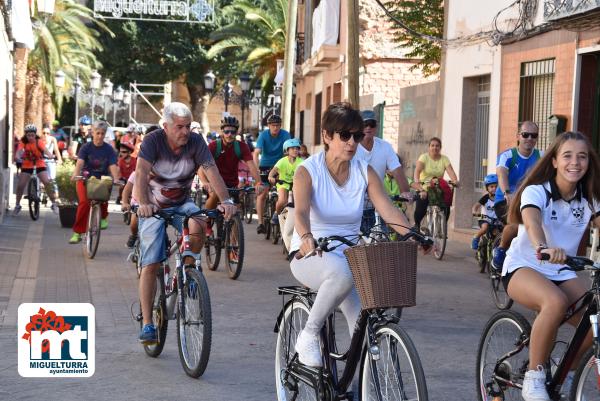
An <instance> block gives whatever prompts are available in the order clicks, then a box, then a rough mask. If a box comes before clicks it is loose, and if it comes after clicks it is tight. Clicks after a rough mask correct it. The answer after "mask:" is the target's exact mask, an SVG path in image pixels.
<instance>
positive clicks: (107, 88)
mask: <svg viewBox="0 0 600 401" xmlns="http://www.w3.org/2000/svg"><path fill="white" fill-rule="evenodd" d="M112 91H113V83H112V82H110V79H108V78H106V79H105V80H104V85H102V96H104V120H106V109H107V108H108V106H107V105H106V99H107V98H108V97H109V96H111V95H112Z"/></svg>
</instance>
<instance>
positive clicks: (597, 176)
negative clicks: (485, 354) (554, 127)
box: [502, 132, 600, 401]
mask: <svg viewBox="0 0 600 401" xmlns="http://www.w3.org/2000/svg"><path fill="white" fill-rule="evenodd" d="M598 201H600V160H599V158H598V155H597V154H596V153H595V151H594V149H593V148H592V146H591V144H590V142H589V140H588V139H587V138H586V137H585V136H584V135H583V134H581V133H579V132H565V133H563V134H561V135H559V136H558V137H557V138H556V140H555V141H554V143H553V144H552V146H551V147H550V148H549V149H548V150H547V151H546V153H545V155H544V157H543V158H542V159H541V160H540V161H539V162H538V163H537V164H536V166H535V167H534V168H533V169H532V170H531V172H530V173H529V175H528V176H527V177H526V179H525V181H524V182H523V184H522V185H521V187H520V189H519V190H518V192H517V194H516V196H515V201H514V202H512V203H511V207H510V212H509V221H511V222H513V223H519V233H518V235H517V237H516V238H515V239H514V240H513V242H512V244H511V247H510V249H509V251H508V252H507V254H506V259H505V261H504V265H503V270H502V275H503V283H504V285H505V287H506V290H507V292H508V295H510V297H511V298H512V299H514V300H515V301H517V302H519V303H520V304H522V305H523V306H525V307H527V308H529V309H531V310H534V311H537V312H538V315H537V317H536V318H535V321H534V322H533V325H532V330H531V340H530V344H529V371H528V372H527V373H526V374H525V379H524V381H523V390H522V395H523V399H524V400H525V401H531V400H536V401H540V400H548V401H549V400H550V398H549V397H548V393H547V392H546V386H545V380H546V374H545V372H544V368H543V365H544V363H545V362H546V361H547V360H548V357H549V355H550V352H551V350H552V347H553V346H554V340H555V337H556V333H557V331H558V327H559V326H560V323H561V321H562V319H563V317H564V315H565V312H566V310H567V308H568V306H569V305H570V304H571V303H573V302H574V301H575V300H577V299H578V298H579V297H580V296H581V295H583V294H584V293H585V291H586V290H587V289H588V287H589V286H588V285H587V284H586V281H585V280H583V279H581V278H578V277H577V275H576V274H575V273H574V272H572V271H568V270H565V271H562V272H559V269H560V268H561V267H562V266H564V262H565V256H566V255H575V254H576V253H577V248H578V247H579V243H580V241H581V238H582V237H583V234H584V232H585V231H586V230H587V227H588V223H589V222H590V220H592V221H593V222H594V224H596V225H598V224H600V204H599V203H598ZM540 253H547V254H548V255H550V260H549V262H547V263H545V262H544V263H542V262H540V261H539V260H538V256H539V254H540ZM580 318H581V313H580V314H579V315H578V316H575V317H573V318H572V319H571V320H570V321H569V323H571V324H573V325H576V324H577V323H578V322H579V320H580ZM591 341H592V338H591V333H590V334H589V335H588V337H587V338H586V341H585V342H584V344H583V346H582V349H581V350H580V352H579V354H578V358H579V357H581V356H582V355H583V352H585V351H586V350H587V349H588V348H589V347H590V345H591ZM572 366H574V367H576V366H578V363H577V361H575V363H573V365H572ZM572 375H573V372H569V375H568V376H567V379H566V380H565V384H566V386H565V384H563V387H562V389H561V392H562V393H563V394H567V396H568V393H566V387H570V386H569V383H571V382H572Z"/></svg>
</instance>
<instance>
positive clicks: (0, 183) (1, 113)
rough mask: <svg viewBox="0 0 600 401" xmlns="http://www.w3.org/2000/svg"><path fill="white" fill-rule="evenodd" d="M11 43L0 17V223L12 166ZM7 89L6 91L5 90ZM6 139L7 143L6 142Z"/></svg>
mask: <svg viewBox="0 0 600 401" xmlns="http://www.w3.org/2000/svg"><path fill="white" fill-rule="evenodd" d="M11 50H12V43H11V42H9V40H8V36H7V34H6V27H5V26H4V19H3V18H1V17H0V65H1V66H3V67H2V68H0V223H1V222H2V219H3V218H4V213H5V211H6V207H7V206H8V199H9V196H10V193H11V192H12V180H11V177H12V175H11V171H10V168H4V166H5V164H6V163H8V166H9V167H10V166H12V162H11V160H12V149H11V147H12V134H11V133H12V92H13V66H14V62H13V58H12V53H11ZM7 88H8V90H7ZM6 138H7V139H8V141H6ZM5 148H8V150H9V152H8V157H9V159H8V160H7V161H6V160H4V149H5Z"/></svg>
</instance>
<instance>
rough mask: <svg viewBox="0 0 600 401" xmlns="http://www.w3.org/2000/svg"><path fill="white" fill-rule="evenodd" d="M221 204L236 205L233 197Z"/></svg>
mask: <svg viewBox="0 0 600 401" xmlns="http://www.w3.org/2000/svg"><path fill="white" fill-rule="evenodd" d="M221 204H222V205H235V202H234V201H233V198H227V199H225V200H224V201H223V202H221Z"/></svg>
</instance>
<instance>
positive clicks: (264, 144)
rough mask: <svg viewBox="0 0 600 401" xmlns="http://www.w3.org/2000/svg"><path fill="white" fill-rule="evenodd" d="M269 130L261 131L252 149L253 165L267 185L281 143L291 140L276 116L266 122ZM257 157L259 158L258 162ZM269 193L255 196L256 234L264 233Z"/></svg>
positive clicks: (277, 157) (280, 148)
mask: <svg viewBox="0 0 600 401" xmlns="http://www.w3.org/2000/svg"><path fill="white" fill-rule="evenodd" d="M267 124H268V125H269V128H268V129H266V130H264V131H262V132H261V133H260V134H259V135H258V141H256V145H255V148H254V164H256V165H257V166H258V169H259V170H260V173H261V175H263V177H265V178H264V179H263V182H264V183H265V184H267V185H269V181H268V179H267V178H266V177H268V175H269V172H270V171H271V169H272V168H273V166H274V165H275V163H277V162H278V161H279V159H281V158H282V157H283V143H284V142H285V141H287V140H288V139H290V138H291V135H290V133H289V132H287V131H286V130H284V129H281V117H279V116H278V115H277V114H273V115H272V116H271V117H269V119H268V120H267ZM258 156H261V158H260V162H259V161H258ZM268 192H269V191H263V192H261V193H260V194H256V214H257V215H258V227H256V232H257V233H258V234H263V233H265V226H264V224H263V213H264V210H265V201H266V200H267V194H268Z"/></svg>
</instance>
